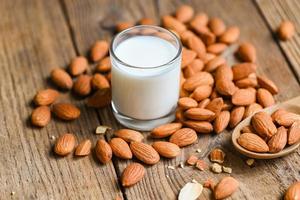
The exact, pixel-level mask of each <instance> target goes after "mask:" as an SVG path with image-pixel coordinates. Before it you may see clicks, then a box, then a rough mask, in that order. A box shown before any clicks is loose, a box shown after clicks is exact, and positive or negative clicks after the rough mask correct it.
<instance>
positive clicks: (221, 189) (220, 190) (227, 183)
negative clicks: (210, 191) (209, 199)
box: [214, 176, 239, 199]
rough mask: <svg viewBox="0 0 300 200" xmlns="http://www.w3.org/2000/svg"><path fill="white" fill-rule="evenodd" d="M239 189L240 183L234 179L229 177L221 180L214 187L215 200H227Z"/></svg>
mask: <svg viewBox="0 0 300 200" xmlns="http://www.w3.org/2000/svg"><path fill="white" fill-rule="evenodd" d="M238 188H239V182H238V181H237V180H236V179H234V178H233V177H230V176H227V177H224V178H222V179H221V180H220V182H219V183H218V184H217V185H216V186H215V187H214V196H215V199H225V198H227V197H229V196H231V195H232V194H233V193H234V192H235V191H236V190H237V189H238Z"/></svg>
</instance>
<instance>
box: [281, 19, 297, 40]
mask: <svg viewBox="0 0 300 200" xmlns="http://www.w3.org/2000/svg"><path fill="white" fill-rule="evenodd" d="M294 35H295V26H294V24H293V23H292V22H291V21H288V20H285V21H282V22H281V24H280V26H279V28H278V36H279V38H280V39H281V40H284V41H285V40H288V39H291V38H292V37H293V36H294Z"/></svg>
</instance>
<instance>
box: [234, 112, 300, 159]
mask: <svg viewBox="0 0 300 200" xmlns="http://www.w3.org/2000/svg"><path fill="white" fill-rule="evenodd" d="M299 141H300V116H299V115H297V114H295V113H292V112H288V111H286V110H284V109H278V110H276V111H275V112H274V113H273V114H272V115H271V116H270V115H268V114H267V113H265V112H262V111H261V112H257V113H256V114H254V115H253V117H252V118H251V125H249V126H246V127H244V128H243V129H242V130H241V135H240V136H239V137H238V139H237V142H238V143H239V144H240V145H241V146H242V147H244V148H245V149H247V150H249V151H253V152H258V153H264V152H269V153H278V152H280V151H282V150H283V149H284V148H285V147H286V146H289V145H293V144H295V143H297V142H299Z"/></svg>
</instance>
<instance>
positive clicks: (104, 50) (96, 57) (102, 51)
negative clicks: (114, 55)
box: [91, 40, 109, 62]
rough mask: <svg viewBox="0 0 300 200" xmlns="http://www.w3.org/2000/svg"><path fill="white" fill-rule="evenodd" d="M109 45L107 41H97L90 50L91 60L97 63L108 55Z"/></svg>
mask: <svg viewBox="0 0 300 200" xmlns="http://www.w3.org/2000/svg"><path fill="white" fill-rule="evenodd" d="M108 49H109V44H108V42H107V41H104V40H99V41H97V42H95V44H94V45H93V47H92V49H91V59H92V61H93V62H98V61H100V60H101V59H102V58H104V56H106V55H107V54H108Z"/></svg>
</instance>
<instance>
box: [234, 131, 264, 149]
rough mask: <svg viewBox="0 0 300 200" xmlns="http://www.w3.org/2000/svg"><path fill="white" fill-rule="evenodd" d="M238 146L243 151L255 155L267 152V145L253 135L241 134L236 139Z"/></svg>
mask: <svg viewBox="0 0 300 200" xmlns="http://www.w3.org/2000/svg"><path fill="white" fill-rule="evenodd" d="M237 142H238V143H239V145H241V146H242V147H244V148H245V149H247V150H249V151H253V152H257V153H264V152H268V151H269V147H268V145H267V143H266V142H265V141H264V140H263V139H262V138H261V137H259V136H258V135H256V134H254V133H243V134H242V135H240V136H239V137H238V139H237Z"/></svg>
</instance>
